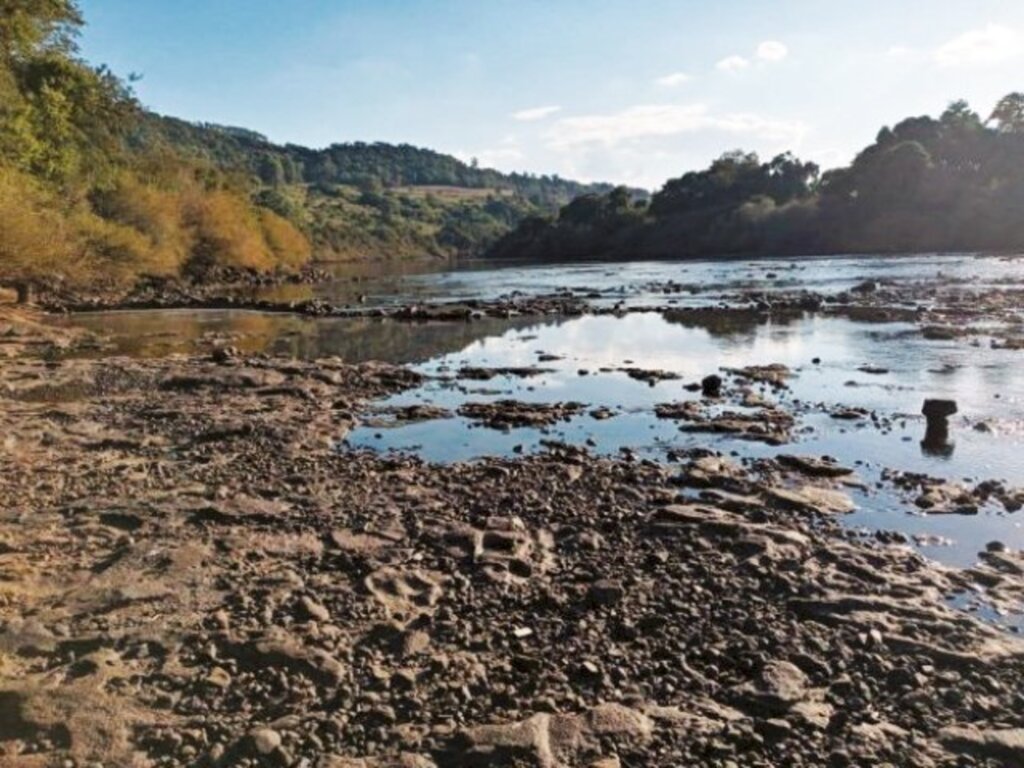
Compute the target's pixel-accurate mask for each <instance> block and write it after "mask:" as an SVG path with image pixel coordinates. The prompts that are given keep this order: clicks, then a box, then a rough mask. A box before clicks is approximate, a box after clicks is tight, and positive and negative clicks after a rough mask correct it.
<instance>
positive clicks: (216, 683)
mask: <svg viewBox="0 0 1024 768" xmlns="http://www.w3.org/2000/svg"><path fill="white" fill-rule="evenodd" d="M206 683H207V685H212V686H213V687H214V688H227V687H228V686H230V685H231V675H230V674H228V671H227V670H226V669H224V668H223V667H214V668H213V669H211V670H210V674H208V675H207V676H206Z"/></svg>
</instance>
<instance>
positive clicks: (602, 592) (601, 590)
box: [587, 579, 626, 605]
mask: <svg viewBox="0 0 1024 768" xmlns="http://www.w3.org/2000/svg"><path fill="white" fill-rule="evenodd" d="M625 595H626V591H625V590H624V589H623V588H622V585H621V584H619V583H618V582H617V581H612V580H610V579H601V580H600V581H595V582H594V583H593V584H591V585H590V589H589V590H587V600H588V601H589V602H590V603H592V604H593V605H615V604H616V603H618V602H620V601H621V600H622V598H623V597H625Z"/></svg>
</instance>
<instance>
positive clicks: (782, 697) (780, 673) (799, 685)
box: [736, 661, 808, 715]
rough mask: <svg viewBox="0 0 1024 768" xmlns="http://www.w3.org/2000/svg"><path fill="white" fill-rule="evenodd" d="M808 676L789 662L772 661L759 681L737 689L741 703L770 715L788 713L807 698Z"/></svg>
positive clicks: (763, 668)
mask: <svg viewBox="0 0 1024 768" xmlns="http://www.w3.org/2000/svg"><path fill="white" fill-rule="evenodd" d="M807 682H808V681H807V675H805V674H804V673H803V672H802V671H801V670H800V668H799V667H797V666H796V665H795V664H791V663H790V662H788V661H769V662H768V663H767V664H765V665H764V666H763V667H762V668H761V674H760V676H759V677H758V679H757V680H755V681H752V682H750V683H744V684H743V685H741V686H739V687H738V688H737V689H736V694H737V696H738V698H739V701H740V703H741V704H742V705H746V706H747V707H748V708H749V709H752V710H754V711H757V712H764V713H767V714H771V715H783V714H786V713H787V712H788V711H789V710H790V708H791V707H793V705H795V704H796V703H798V702H800V701H802V700H803V699H805V698H806V697H807Z"/></svg>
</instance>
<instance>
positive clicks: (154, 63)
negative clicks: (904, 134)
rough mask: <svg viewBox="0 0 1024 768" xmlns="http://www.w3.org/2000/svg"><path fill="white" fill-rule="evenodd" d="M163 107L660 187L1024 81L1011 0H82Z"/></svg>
mask: <svg viewBox="0 0 1024 768" xmlns="http://www.w3.org/2000/svg"><path fill="white" fill-rule="evenodd" d="M81 7H82V10H83V12H84V14H85V17H86V22H87V26H86V29H85V31H84V34H83V37H82V40H81V43H82V52H83V54H84V55H85V57H86V58H88V59H89V60H90V61H92V62H94V63H97V64H106V65H108V66H110V67H111V68H112V69H113V70H114V71H115V72H117V73H118V74H121V75H128V74H129V73H135V74H138V75H141V78H142V79H141V80H139V81H138V82H137V83H136V85H135V88H136V92H137V94H138V96H139V98H140V100H141V101H142V103H143V104H144V105H146V106H147V107H149V108H150V109H153V110H156V111H157V112H160V113H163V114H169V115H175V116H177V117H182V118H185V119H188V120H198V121H206V122H215V123H221V124H226V125H237V126H243V127H246V128H250V129H253V130H256V131H259V132H260V133H263V134H265V135H267V136H268V137H269V138H270V139H272V140H273V141H276V142H281V143H284V142H291V143H295V144H302V145H305V146H310V147H323V146H327V145H329V144H332V143H337V142H346V141H387V142H394V143H400V142H404V143H409V144H414V145H416V146H423V147H429V148H431V149H436V150H438V151H442V152H447V153H451V154H454V155H456V156H458V157H460V158H462V159H464V160H467V161H469V160H471V159H473V158H475V159H477V161H478V162H479V163H480V165H482V166H486V167H494V168H498V169H500V170H503V171H526V172H530V173H538V174H558V175H560V176H562V177H565V178H573V179H579V180H582V181H609V182H614V183H622V184H630V185H634V186H641V187H646V188H650V189H656V188H658V187H660V186H661V184H662V183H664V181H665V180H666V179H669V178H673V177H676V176H679V175H681V174H683V173H685V172H686V171H688V170H694V169H697V168H702V167H705V166H706V165H707V164H708V163H709V162H710V161H711V160H712V159H714V158H715V157H717V156H718V155H720V154H722V153H723V152H725V151H729V150H733V149H745V150H747V151H756V152H758V153H759V154H761V155H762V156H763V157H771V156H773V155H775V154H777V153H779V152H784V151H792V152H794V153H796V154H797V155H798V156H800V157H801V158H803V159H807V160H813V161H815V162H817V163H819V164H820V165H822V166H823V167H824V168H830V167H835V166H839V165H845V164H846V163H848V162H849V161H850V160H851V159H852V158H853V157H854V155H855V154H856V153H857V151H858V150H859V149H861V148H863V147H864V146H866V145H867V144H869V143H870V142H871V141H872V140H873V139H874V137H875V135H876V134H877V132H878V130H879V128H881V127H882V126H883V125H892V124H893V123H895V122H897V121H899V120H900V119H902V118H904V117H907V116H911V115H922V114H931V115H938V114H939V113H941V112H942V110H943V109H944V108H945V107H946V105H947V104H948V103H949V102H950V101H953V100H955V99H959V98H964V99H967V101H968V102H969V103H970V104H971V105H972V106H973V107H974V108H975V109H976V110H977V111H978V112H980V113H981V114H982V116H983V117H987V116H988V114H989V113H990V111H991V109H992V107H993V105H994V104H995V102H996V101H997V100H998V99H999V98H1000V97H1001V96H1003V95H1005V94H1006V93H1009V92H1011V91H1015V90H1024V2H1021V1H1020V0H1013V1H1012V2H1009V1H1006V0H1002V1H999V2H997V1H996V0H858V2H832V1H831V0H830V1H829V2H822V0H773V1H772V2H766V1H765V0H757V2H755V1H754V0H715V2H708V1H707V0H700V1H699V2H698V0H288V2H280V0H81Z"/></svg>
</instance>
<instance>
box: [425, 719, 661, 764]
mask: <svg viewBox="0 0 1024 768" xmlns="http://www.w3.org/2000/svg"><path fill="white" fill-rule="evenodd" d="M653 732H654V722H653V721H652V720H651V719H650V718H649V717H647V715H645V714H643V713H642V712H639V711H637V710H635V709H631V708H629V707H625V706H623V705H621V704H600V705H598V706H596V707H594V708H593V709H590V710H588V711H586V712H584V713H582V714H578V715H575V714H548V713H540V714H536V715H533V716H532V717H530V718H528V719H526V720H522V721H520V722H517V723H507V724H500V725H478V726H473V727H470V728H467V729H465V730H463V731H462V732H460V734H459V736H458V738H457V739H456V741H455V743H454V744H453V754H452V755H451V757H450V759H449V760H447V761H442V764H443V765H450V766H464V765H466V766H468V765H484V764H486V765H492V764H493V765H504V764H517V765H518V764H523V763H521V762H520V761H521V760H522V759H523V758H524V757H526V756H529V759H530V761H531V762H530V764H533V765H537V766H540V767H541V768H562V766H565V765H573V764H575V760H574V757H575V756H576V755H577V754H579V753H580V752H582V751H584V750H596V749H599V747H600V745H601V744H604V743H606V742H608V741H613V742H617V743H621V744H625V745H630V746H633V747H636V746H640V745H643V744H645V743H646V742H647V741H649V740H650V738H651V736H652V734H653Z"/></svg>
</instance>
